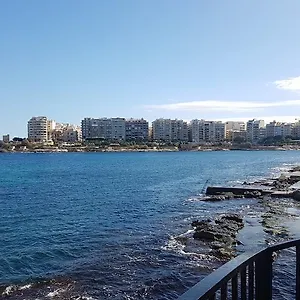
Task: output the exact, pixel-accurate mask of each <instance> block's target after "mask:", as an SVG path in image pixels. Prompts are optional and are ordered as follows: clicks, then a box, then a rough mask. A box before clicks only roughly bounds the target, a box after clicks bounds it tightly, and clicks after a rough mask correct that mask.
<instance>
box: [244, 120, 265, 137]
mask: <svg viewBox="0 0 300 300" xmlns="http://www.w3.org/2000/svg"><path fill="white" fill-rule="evenodd" d="M264 126H265V121H264V120H255V119H253V120H249V121H248V122H247V128H246V130H247V140H248V141H249V142H251V143H257V142H258V141H259V140H260V139H261V138H263V137H264V134H265V128H264Z"/></svg>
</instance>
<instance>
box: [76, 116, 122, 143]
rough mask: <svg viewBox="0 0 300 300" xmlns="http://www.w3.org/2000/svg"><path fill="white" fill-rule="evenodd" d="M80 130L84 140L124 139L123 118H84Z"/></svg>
mask: <svg viewBox="0 0 300 300" xmlns="http://www.w3.org/2000/svg"><path fill="white" fill-rule="evenodd" d="M81 131H82V138H83V139H84V140H86V139H104V140H117V141H120V140H125V118H98V119H94V118H84V119H83V120H82V121H81Z"/></svg>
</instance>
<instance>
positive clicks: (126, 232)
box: [0, 151, 300, 299]
mask: <svg viewBox="0 0 300 300" xmlns="http://www.w3.org/2000/svg"><path fill="white" fill-rule="evenodd" d="M299 163H300V151H220V152H214V151H213V152H172V153H169V152H166V153H57V154H55V153H53V154H51V153H50V154H45V153H43V154H2V155H0V178H1V180H0V211H1V218H0V241H1V247H0V285H1V286H2V287H3V289H2V296H3V295H6V296H8V297H9V295H12V296H11V297H13V298H12V299H35V298H36V299H49V297H50V298H51V297H52V298H54V299H77V298H74V297H77V296H78V297H79V296H81V297H85V298H82V299H176V297H177V296H178V295H180V294H181V293H183V292H184V291H185V290H187V289H188V288H189V287H191V286H192V285H193V284H195V283H196V282H197V281H198V280H200V279H201V278H202V277H203V276H205V275H206V274H207V273H209V272H211V265H210V263H209V259H210V258H209V257H208V256H207V257H204V256H201V255H196V254H195V255H192V254H190V255H188V254H187V253H184V252H183V251H181V249H180V247H179V246H178V245H177V244H176V243H175V242H174V239H173V238H174V237H175V236H178V235H180V234H182V233H184V232H186V231H187V230H189V229H191V225H190V224H191V222H192V220H195V219H201V218H208V217H211V216H214V215H215V214H218V213H221V212H227V211H237V212H242V211H243V212H250V213H251V211H252V212H255V209H256V201H255V200H249V199H242V200H230V201H222V202H219V203H209V202H202V201H197V195H199V194H201V192H202V190H203V187H204V186H205V183H206V182H208V183H209V184H210V185H215V184H227V185H228V184H234V183H236V182H239V181H241V182H243V181H245V180H248V181H249V180H250V181H251V180H255V179H257V178H263V177H267V176H274V174H278V172H279V168H281V167H284V166H288V165H294V164H299ZM247 234H248V236H247ZM244 235H245V236H244V238H245V240H248V241H249V236H250V242H249V243H248V244H247V243H245V247H244V248H245V249H243V250H247V247H248V248H251V247H252V246H256V245H264V243H265V240H264V239H263V238H262V237H263V236H262V233H260V232H256V231H255V230H254V231H252V232H251V231H249V232H247V231H246V232H245V233H244ZM7 287H9V288H7ZM33 295H34V296H33ZM60 297H61V298H60ZM72 297H73V298H72ZM78 299H79V298H78Z"/></svg>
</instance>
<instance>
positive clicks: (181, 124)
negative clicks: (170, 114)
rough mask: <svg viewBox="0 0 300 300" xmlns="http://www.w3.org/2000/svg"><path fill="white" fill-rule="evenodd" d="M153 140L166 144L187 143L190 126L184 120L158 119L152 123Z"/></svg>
mask: <svg viewBox="0 0 300 300" xmlns="http://www.w3.org/2000/svg"><path fill="white" fill-rule="evenodd" d="M152 134H153V140H155V141H165V142H187V141H188V125H187V122H185V121H183V120H177V119H175V120H171V119H157V120H155V121H153V122H152Z"/></svg>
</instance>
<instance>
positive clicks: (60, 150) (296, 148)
mask: <svg viewBox="0 0 300 300" xmlns="http://www.w3.org/2000/svg"><path fill="white" fill-rule="evenodd" d="M299 150H300V146H293V147H291V146H287V147H275V146H258V147H251V148H243V147H241V148H239V147H227V148H224V147H202V148H199V149H185V148H178V147H172V148H147V149H144V148H128V147H117V148H112V147H108V148H93V147H89V148H83V147H79V148H74V147H64V148H59V147H51V148H37V149H33V150H32V149H13V150H4V149H0V154H7V153H106V152H142V153H145V152H146V153H147V152H215V151H299Z"/></svg>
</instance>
